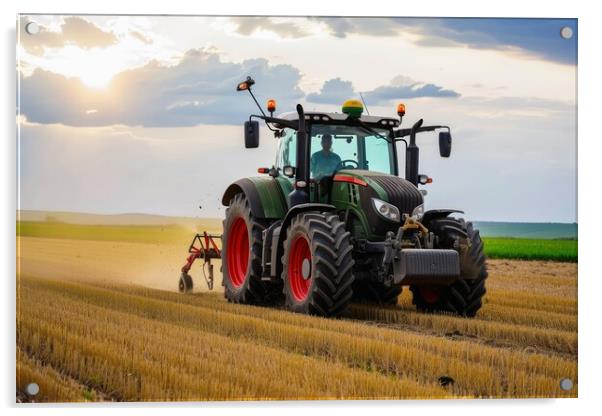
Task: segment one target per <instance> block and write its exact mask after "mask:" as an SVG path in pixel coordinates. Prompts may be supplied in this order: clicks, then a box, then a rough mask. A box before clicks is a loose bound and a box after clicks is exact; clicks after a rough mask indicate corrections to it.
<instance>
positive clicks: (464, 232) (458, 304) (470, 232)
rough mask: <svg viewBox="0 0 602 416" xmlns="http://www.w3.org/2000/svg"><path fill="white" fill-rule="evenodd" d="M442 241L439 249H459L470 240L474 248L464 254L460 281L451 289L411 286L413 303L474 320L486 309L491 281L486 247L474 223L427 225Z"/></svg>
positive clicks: (451, 220) (456, 221) (452, 221)
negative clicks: (464, 242)
mask: <svg viewBox="0 0 602 416" xmlns="http://www.w3.org/2000/svg"><path fill="white" fill-rule="evenodd" d="M427 227H428V228H429V230H430V231H432V232H434V233H435V235H436V236H437V237H438V244H437V247H438V248H445V249H457V247H458V244H459V242H460V241H461V240H462V239H466V238H468V240H469V242H470V247H469V248H468V250H466V251H464V252H461V253H460V279H458V280H457V281H455V282H454V283H452V284H451V285H449V286H434V285H431V286H417V285H413V286H410V290H411V291H412V295H413V297H412V302H413V303H414V305H416V308H417V309H418V310H420V311H425V312H448V313H452V314H455V315H460V316H465V317H474V316H475V315H476V313H477V311H478V310H479V309H480V308H481V306H482V298H483V296H484V295H485V292H486V290H485V280H486V279H487V275H488V273H487V263H486V258H485V253H484V245H483V241H482V240H481V236H480V235H479V231H478V230H477V229H475V228H474V227H473V225H472V223H470V222H466V221H464V220H463V219H456V218H438V219H435V220H432V221H430V222H429V223H428V224H427Z"/></svg>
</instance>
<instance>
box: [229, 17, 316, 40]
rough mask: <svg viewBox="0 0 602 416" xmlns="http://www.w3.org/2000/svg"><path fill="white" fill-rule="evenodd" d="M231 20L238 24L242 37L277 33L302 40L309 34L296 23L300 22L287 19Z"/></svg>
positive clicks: (242, 18) (241, 18)
mask: <svg viewBox="0 0 602 416" xmlns="http://www.w3.org/2000/svg"><path fill="white" fill-rule="evenodd" d="M230 20H231V21H232V22H233V23H236V24H237V28H236V31H237V32H238V33H240V34H241V35H252V34H253V33H255V32H257V31H267V32H272V33H275V34H277V35H279V36H281V37H283V38H301V37H305V36H309V33H308V32H307V31H305V30H304V29H303V28H301V27H300V26H298V25H296V24H295V22H298V21H299V20H298V19H296V20H292V19H286V20H285V21H277V20H275V19H274V18H271V17H242V16H241V17H231V18H230Z"/></svg>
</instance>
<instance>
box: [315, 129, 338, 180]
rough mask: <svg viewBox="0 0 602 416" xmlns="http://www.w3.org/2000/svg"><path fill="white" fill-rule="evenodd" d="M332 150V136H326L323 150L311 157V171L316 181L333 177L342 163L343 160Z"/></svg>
mask: <svg viewBox="0 0 602 416" xmlns="http://www.w3.org/2000/svg"><path fill="white" fill-rule="evenodd" d="M331 148H332V136H331V135H330V134H324V135H323V136H322V150H318V151H317V152H316V153H314V154H313V155H312V156H311V163H310V170H311V174H312V176H313V177H314V179H320V178H323V177H324V176H332V175H333V174H334V171H335V169H336V168H337V166H338V165H339V163H341V158H340V157H339V155H337V154H336V153H334V152H333V151H332V150H331Z"/></svg>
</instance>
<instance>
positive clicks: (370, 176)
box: [337, 169, 424, 214]
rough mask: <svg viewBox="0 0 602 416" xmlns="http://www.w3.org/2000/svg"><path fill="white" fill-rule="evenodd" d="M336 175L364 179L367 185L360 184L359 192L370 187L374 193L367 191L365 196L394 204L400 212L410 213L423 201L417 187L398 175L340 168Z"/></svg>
mask: <svg viewBox="0 0 602 416" xmlns="http://www.w3.org/2000/svg"><path fill="white" fill-rule="evenodd" d="M337 175H346V176H351V177H354V178H357V179H359V180H360V181H364V182H365V183H366V185H367V186H365V187H364V186H360V193H362V189H361V188H371V189H370V190H371V191H373V192H375V193H376V195H372V194H373V192H367V193H369V194H371V195H366V196H372V197H375V198H379V199H382V200H384V201H387V202H389V203H390V204H393V205H395V206H396V207H397V208H398V209H399V212H400V213H401V214H411V213H412V211H413V210H414V208H416V207H417V206H418V205H420V204H422V203H423V202H424V198H423V197H422V194H421V193H420V191H419V190H418V188H417V187H416V186H414V185H413V184H412V183H411V182H409V181H407V180H405V179H403V178H400V177H399V176H394V175H388V174H386V173H382V172H374V171H369V170H360V169H345V170H341V171H339V172H337ZM366 190H367V189H366Z"/></svg>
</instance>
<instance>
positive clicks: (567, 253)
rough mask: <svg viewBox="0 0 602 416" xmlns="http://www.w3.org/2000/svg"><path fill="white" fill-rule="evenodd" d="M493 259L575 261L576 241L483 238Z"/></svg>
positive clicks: (486, 250)
mask: <svg viewBox="0 0 602 416" xmlns="http://www.w3.org/2000/svg"><path fill="white" fill-rule="evenodd" d="M483 241H484V242H485V254H486V255H487V257H490V258H493V259H520V260H555V261H565V262H576V261H577V240H569V239H567V240H548V239H528V238H496V237H483Z"/></svg>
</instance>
